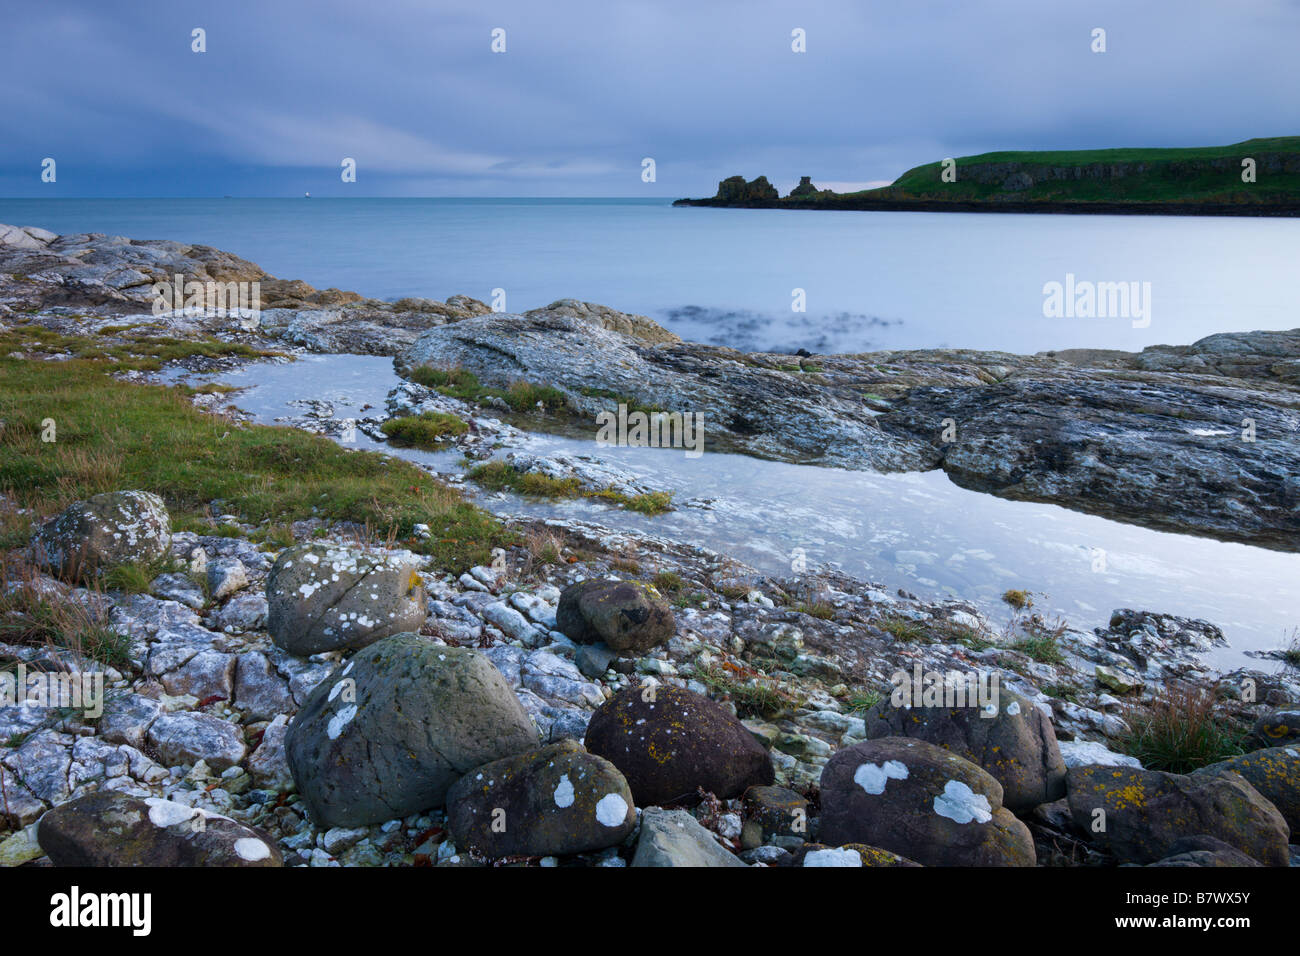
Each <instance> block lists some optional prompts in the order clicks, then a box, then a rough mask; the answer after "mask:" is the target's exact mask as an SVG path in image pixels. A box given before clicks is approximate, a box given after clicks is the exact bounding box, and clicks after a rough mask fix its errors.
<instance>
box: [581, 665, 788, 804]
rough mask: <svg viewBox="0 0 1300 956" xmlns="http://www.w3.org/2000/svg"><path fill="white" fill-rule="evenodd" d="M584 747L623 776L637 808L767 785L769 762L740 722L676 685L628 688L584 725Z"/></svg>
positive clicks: (772, 772)
mask: <svg viewBox="0 0 1300 956" xmlns="http://www.w3.org/2000/svg"><path fill="white" fill-rule="evenodd" d="M586 744H587V749H588V750H589V751H590V752H591V753H594V754H598V755H599V756H602V757H604V758H605V759H607V760H609V761H610V762H612V763H613V764H614V766H616V767H618V769H619V770H620V771H622V773H623V776H625V777H626V778H627V781H628V783H629V784H630V785H631V787H632V795H633V796H634V797H635V798H636V802H637V803H638V804H640V805H642V806H646V805H657V804H665V803H694V802H695V801H696V800H697V790H698V789H700V788H702V789H704V790H705V791H706V792H709V793H712V794H714V795H715V796H717V797H720V798H722V799H729V798H731V797H738V796H740V795H741V794H742V793H744V792H745V790H746V789H748V788H749V787H751V786H755V785H764V784H770V783H771V782H772V781H773V779H774V777H775V770H774V768H773V766H772V758H771V757H769V756H768V753H767V751H766V750H764V749H763V748H762V746H761V745H760V744H759V743H758V742H757V741H756V740H755V739H754V737H753V735H752V734H750V732H749V731H748V730H747V729H746V728H745V725H744V724H742V723H741V722H740V721H739V720H737V719H736V718H735V717H733V716H732V715H731V714H730V713H729V712H727V711H726V710H724V709H723V708H722V707H721V706H720V705H719V704H716V703H714V702H713V701H711V700H709V699H708V698H707V697H702V696H701V695H699V694H694V693H692V692H690V691H688V690H682V689H680V688H677V687H670V686H661V687H650V686H646V687H629V688H627V689H626V690H623V691H620V692H619V693H618V694H616V695H615V696H614V697H612V698H611V699H610V700H608V701H606V702H605V703H604V705H603V706H601V708H600V709H599V710H597V711H596V713H595V714H593V715H592V718H591V723H590V724H588V725H587V735H586Z"/></svg>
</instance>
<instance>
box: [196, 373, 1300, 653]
mask: <svg viewBox="0 0 1300 956" xmlns="http://www.w3.org/2000/svg"><path fill="white" fill-rule="evenodd" d="M218 378H219V379H220V380H221V381H225V382H229V383H230V384H233V385H241V386H242V385H249V386H251V387H250V388H249V389H248V390H247V391H245V392H242V393H240V395H239V396H238V398H237V399H236V401H237V403H238V405H239V406H240V407H241V408H243V409H245V410H246V411H248V412H249V413H251V414H253V415H254V416H256V417H257V419H258V420H259V421H262V422H271V421H273V420H274V419H276V418H279V417H283V416H299V415H301V414H303V410H302V408H301V407H297V406H291V405H289V404H288V403H289V402H290V401H293V400H296V399H304V398H310V399H321V400H325V401H328V402H331V403H333V404H334V407H335V415H336V417H340V418H347V417H362V416H363V415H379V414H382V410H383V405H384V399H385V397H386V396H387V394H388V391H389V390H390V389H391V388H392V387H393V386H394V385H396V384H397V382H398V378H397V377H396V375H395V374H394V373H393V370H392V363H391V361H390V360H389V359H385V358H377V357H371V356H349V355H320V356H309V357H306V358H303V359H302V360H300V361H298V362H296V363H293V364H290V365H264V364H263V365H254V366H249V367H246V368H245V369H243V370H241V371H239V372H234V373H229V374H224V375H221V376H219V377H218ZM367 404H368V405H370V406H372V407H373V409H374V410H371V411H368V412H363V411H362V410H361V409H362V407H363V406H364V405H367ZM357 446H358V447H363V448H365V447H377V444H376V443H375V442H373V441H371V440H370V439H368V438H367V437H366V436H365V435H363V434H361V433H359V432H358V434H357ZM707 447H708V443H707V423H706V442H705V448H706V450H707ZM385 448H386V450H387V451H389V452H390V453H392V454H395V455H400V456H402V457H404V458H409V459H412V460H415V461H419V462H423V463H425V464H428V465H432V466H433V467H435V468H437V469H438V470H440V471H443V472H449V471H454V470H458V469H459V467H460V465H459V463H460V458H461V456H460V454H459V453H457V452H444V453H429V452H421V451H416V450H409V449H398V448H393V447H389V446H385ZM529 451H530V452H532V453H538V454H546V453H548V452H564V453H566V454H570V455H574V454H586V455H593V456H595V455H597V454H599V456H600V457H602V458H605V459H607V460H610V461H613V462H617V463H618V464H619V465H620V466H621V467H623V468H624V469H626V470H627V471H629V472H632V473H635V474H636V475H638V476H640V477H642V478H645V479H647V480H650V481H652V482H654V483H656V484H658V485H661V486H663V487H668V488H672V489H673V490H674V492H675V496H676V499H677V500H678V501H679V502H684V501H688V500H690V499H704V500H708V501H709V502H710V504H709V505H708V507H682V508H679V509H678V510H676V511H673V512H670V513H668V514H664V515H660V516H657V517H646V516H644V515H639V514H636V513H634V512H630V511H624V510H621V509H618V508H614V507H610V506H606V505H602V504H597V503H593V502H590V501H586V500H572V501H563V502H538V501H526V500H521V499H515V498H509V499H506V500H505V501H502V500H501V499H492V500H488V501H486V502H485V504H486V505H487V506H488V507H491V508H493V509H495V510H498V511H502V512H505V511H508V512H509V513H512V514H527V515H533V516H545V517H550V516H571V517H583V518H586V519H588V520H594V521H597V522H599V523H601V524H604V525H606V526H609V527H612V528H620V529H646V530H649V531H652V532H654V533H656V534H659V535H662V536H665V537H671V538H676V539H679V540H682V541H687V542H690V543H693V544H700V545H703V546H704V547H707V548H711V549H713V550H716V551H719V552H721V553H723V554H727V555H731V556H734V557H735V558H737V559H739V560H741V561H744V562H746V563H748V564H751V565H754V566H755V567H758V568H760V569H761V570H764V571H767V572H769V573H776V574H789V573H790V571H791V556H792V554H793V553H794V551H795V549H803V551H804V552H805V553H806V555H807V564H808V567H809V568H810V569H813V568H815V567H816V566H818V565H822V564H827V565H832V566H834V567H837V568H839V569H841V570H843V571H845V572H847V573H850V574H853V575H855V576H858V577H861V578H864V579H867V580H871V581H876V582H880V583H883V584H885V585H887V586H889V587H891V588H899V587H901V588H905V589H907V590H910V591H914V592H916V593H917V594H918V595H919V596H922V597H926V596H937V595H940V594H949V595H952V596H955V597H961V598H964V599H967V600H970V601H974V602H976V603H977V604H979V605H980V606H981V607H982V608H983V609H984V610H986V611H987V612H989V613H990V614H991V616H992V617H993V618H994V619H995V620H1000V619H1004V618H1005V616H1006V609H1005V607H1003V606H1002V605H1001V603H1000V601H999V596H1000V595H1001V594H1002V593H1003V592H1004V591H1006V590H1007V589H1008V588H1028V589H1029V590H1031V591H1034V592H1036V597H1035V604H1036V606H1037V607H1038V608H1039V609H1040V610H1041V611H1043V612H1044V613H1045V614H1046V615H1047V616H1048V617H1049V618H1050V617H1051V616H1054V615H1061V616H1064V617H1066V618H1067V619H1068V620H1069V621H1070V622H1071V623H1072V624H1074V625H1076V626H1080V627H1094V626H1097V625H1103V624H1105V623H1106V620H1107V618H1108V617H1109V614H1110V611H1111V610H1112V609H1114V608H1118V607H1132V608H1141V609H1146V610H1152V611H1162V612H1166V613H1171V614H1178V615H1182V616H1185V617H1200V618H1205V619H1207V620H1209V621H1212V622H1213V623H1215V624H1217V625H1219V626H1220V627H1221V628H1223V631H1224V633H1225V634H1226V635H1227V636H1228V639H1229V642H1230V644H1231V647H1230V648H1228V649H1226V650H1221V651H1216V652H1215V653H1214V654H1213V655H1211V656H1210V657H1209V658H1208V659H1209V660H1210V662H1211V663H1213V664H1215V665H1217V666H1222V667H1235V666H1240V665H1243V664H1247V663H1250V664H1252V666H1255V667H1260V666H1261V664H1262V663H1264V662H1260V661H1253V662H1252V661H1250V660H1249V659H1248V658H1246V657H1244V656H1243V654H1242V652H1243V651H1246V650H1262V649H1268V648H1274V647H1278V646H1280V645H1282V644H1283V643H1285V638H1286V637H1287V636H1288V635H1289V634H1290V632H1291V629H1292V628H1294V627H1296V626H1297V625H1300V613H1297V611H1298V609H1297V607H1296V603H1295V597H1294V593H1295V584H1296V581H1297V580H1298V579H1300V555H1297V554H1282V553H1278V552H1274V551H1268V550H1264V549H1261V548H1253V547H1250V546H1248V545H1242V544H1232V543H1226V542H1221V541H1214V540H1211V539H1208V538H1197V537H1191V536H1186V535H1176V534H1167V533H1164V532H1159V531H1151V530H1148V529H1145V528H1139V527H1135V526H1131V525H1125V524H1120V523H1118V522H1114V521H1110V520H1107V519H1105V518H1100V517H1096V516H1092V515H1085V514H1078V513H1076V512H1072V511H1068V510H1066V509H1064V508H1060V507H1057V506H1055V505H1043V504H1032V503H1026V502H1018V501H1004V500H1002V499H1000V498H994V497H992V496H989V495H983V494H980V493H978V492H974V491H967V490H965V489H963V488H959V487H957V486H956V485H954V484H952V483H951V482H950V481H949V480H948V479H947V477H946V476H945V475H944V474H943V473H942V472H937V471H936V472H929V473H925V474H906V475H880V474H874V473H869V472H860V471H841V470H837V469H830V468H818V467H812V466H805V465H791V464H785V463H780V462H770V461H761V460H758V459H754V458H749V457H745V456H742V455H730V454H721V453H712V454H705V455H704V456H703V457H701V458H697V459H689V458H687V457H686V455H685V453H684V452H683V451H681V450H672V449H656V448H601V449H597V447H596V445H595V429H594V427H593V429H592V434H591V438H590V439H589V440H581V439H576V438H571V437H560V436H554V435H538V436H536V437H535V442H534V444H532V445H530V447H529ZM1268 669H1271V666H1270V667H1269V668H1268Z"/></svg>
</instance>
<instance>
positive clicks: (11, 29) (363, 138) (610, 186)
mask: <svg viewBox="0 0 1300 956" xmlns="http://www.w3.org/2000/svg"><path fill="white" fill-rule="evenodd" d="M3 2H4V6H5V8H6V9H5V11H4V14H3V28H2V29H3V32H2V33H0V56H2V57H3V62H4V63H5V66H6V70H5V72H6V75H7V77H8V81H7V83H6V95H5V97H4V107H3V110H0V195H3V196H10V197H14V196H33V197H36V196H222V195H236V196H298V195H301V194H302V193H303V192H306V191H310V192H311V193H312V194H313V195H319V196H332V195H340V196H342V195H351V196H452V195H465V196H647V197H650V196H659V197H678V196H686V195H690V196H699V195H711V194H712V192H713V190H714V188H715V187H716V184H717V181H718V180H719V179H721V178H723V177H725V176H728V175H732V174H737V173H739V174H743V175H745V176H746V177H747V178H752V177H754V176H757V175H759V174H760V173H763V174H766V175H767V176H768V178H769V179H771V180H772V181H773V182H774V183H776V184H777V185H778V186H779V187H781V189H782V192H785V191H786V190H787V189H788V188H789V187H790V186H791V185H793V183H794V182H795V181H796V180H797V179H798V177H799V176H800V175H810V176H812V177H813V180H814V182H817V183H818V184H819V185H825V184H842V186H841V188H845V187H847V186H848V185H849V184H864V183H878V182H888V181H890V180H893V179H894V178H896V177H897V176H898V175H899V174H901V173H902V172H903V171H904V170H906V169H908V168H910V167H912V166H915V165H919V164H921V163H924V162H931V161H934V160H937V159H941V158H943V157H945V156H962V155H969V154H972V153H978V152H984V151H988V150H992V149H1018V148H1022V149H1030V148H1035V149H1037V148H1042V149H1056V148H1087V147H1111V146H1183V145H1211V144H1222V143H1231V142H1236V141H1239V140H1242V139H1248V138H1250V137H1254V136H1280V135H1288V134H1294V133H1300V55H1297V49H1300V0H1219V2H1200V0H1121V2H1087V3H1082V2H1061V0H1001V2H979V0H943V2H941V0H895V2H891V3H881V2H874V0H872V2H862V0H860V2H851V0H826V2H820V3H818V2H815V0H813V2H810V0H801V2H768V0H744V2H736V3H729V2H721V0H709V2H704V0H685V2H675V0H663V2H653V3H652V2H631V0H626V2H621V0H592V2H572V3H565V2H540V0H524V2H514V0H511V2H500V3H491V2H484V0H464V2H460V0H452V2H447V0H312V2H310V3H305V2H301V0H300V2H295V3H289V2H276V0H253V2H245V0H234V2H222V3H212V2H196V0H130V2H128V0H45V2H40V3H19V2H18V0H3ZM196 27H201V28H203V29H204V30H206V42H207V52H205V53H195V52H192V50H191V44H192V39H191V31H192V30H193V29H194V28H196ZM1097 27H1101V28H1103V29H1105V30H1106V46H1107V50H1106V52H1105V53H1094V52H1092V50H1091V48H1090V47H1091V45H1092V42H1093V40H1092V36H1091V34H1092V31H1093V29H1094V28H1097ZM494 28H501V29H503V30H504V31H505V43H506V51H505V52H504V53H494V52H492V49H491V45H492V36H491V34H492V31H493V29H494ZM796 28H798V29H802V30H803V31H805V34H806V45H807V52H804V53H795V52H793V51H792V49H791V43H792V39H791V31H792V30H795V29H796ZM46 157H52V158H54V159H55V160H56V162H57V182H55V183H52V184H51V183H43V182H41V178H40V177H41V163H42V160H43V159H44V158H46ZM344 157H351V158H354V159H355V160H356V162H357V181H356V182H355V183H350V184H345V183H343V182H341V181H340V175H339V173H340V163H341V161H342V160H343V158H344ZM646 157H651V158H653V159H654V160H655V163H656V174H657V180H656V181H655V182H653V183H645V182H642V176H641V171H642V160H643V159H644V158H646Z"/></svg>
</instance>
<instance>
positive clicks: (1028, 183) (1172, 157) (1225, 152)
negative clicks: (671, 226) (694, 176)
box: [673, 136, 1300, 216]
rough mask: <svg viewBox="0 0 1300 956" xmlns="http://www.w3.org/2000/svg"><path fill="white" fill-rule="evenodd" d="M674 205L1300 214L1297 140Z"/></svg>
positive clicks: (1014, 164) (736, 184) (762, 180)
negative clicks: (845, 189) (840, 190)
mask: <svg viewBox="0 0 1300 956" xmlns="http://www.w3.org/2000/svg"><path fill="white" fill-rule="evenodd" d="M673 205H674V206H722V207H740V208H749V209H840V210H885V211H907V210H912V211H918V212H1015V213H1024V212H1048V213H1104V214H1111V215H1114V214H1133V215H1190V216H1300V136H1282V137H1275V138H1272V139H1250V140H1246V141H1245V142H1242V143H1234V144H1232V145H1230V146H1205V147H1194V148H1186V149H1092V150H1060V151H1033V152H998V153H983V154H981V155H978V156H966V157H962V158H957V159H944V160H941V161H939V162H934V163H927V164H925V165H924V166H917V167H915V168H913V169H910V170H908V171H907V172H906V173H904V174H903V175H902V176H900V177H899V178H898V179H897V180H896V181H895V182H894V183H892V184H891V185H888V186H882V187H880V188H878V189H866V190H862V191H860V192H852V193H836V192H832V191H831V190H829V189H818V188H817V187H816V186H815V185H814V184H813V182H812V180H811V178H810V177H808V176H804V177H803V178H802V179H800V181H799V185H798V186H796V187H795V188H794V189H792V190H791V191H790V194H789V195H788V196H784V197H782V196H781V195H780V194H779V192H778V191H777V189H776V187H775V186H773V185H772V184H771V183H770V182H768V180H767V177H766V176H759V177H758V178H757V179H753V180H750V181H748V182H747V181H746V180H745V178H744V177H743V176H731V177H729V178H727V179H724V180H722V182H720V183H719V184H718V192H717V194H716V195H715V196H713V197H712V198H709V199H679V200H677V201H676V202H675V203H673Z"/></svg>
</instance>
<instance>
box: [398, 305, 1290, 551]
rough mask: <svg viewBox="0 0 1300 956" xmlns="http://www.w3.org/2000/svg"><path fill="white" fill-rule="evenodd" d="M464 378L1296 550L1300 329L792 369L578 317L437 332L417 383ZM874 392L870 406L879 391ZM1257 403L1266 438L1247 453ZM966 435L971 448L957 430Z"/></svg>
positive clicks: (868, 357) (723, 442) (839, 459)
mask: <svg viewBox="0 0 1300 956" xmlns="http://www.w3.org/2000/svg"><path fill="white" fill-rule="evenodd" d="M422 364H434V365H441V366H445V365H461V366H464V367H466V368H469V369H470V370H471V371H473V372H474V373H475V374H477V375H478V376H479V377H480V378H481V379H482V380H483V381H485V382H487V383H488V384H492V385H497V386H505V385H508V384H509V383H510V382H511V381H514V380H516V379H518V378H520V377H524V378H527V379H530V380H533V381H539V382H547V383H548V384H551V385H554V386H555V387H557V388H559V389H561V390H563V391H564V392H565V393H566V394H567V395H568V399H569V404H570V405H571V406H572V407H573V408H575V409H578V410H579V411H582V412H585V413H587V414H589V415H592V416H595V415H596V414H597V413H598V412H600V411H605V410H612V409H613V408H614V407H615V406H616V405H617V404H618V400H617V399H615V398H613V397H609V396H611V395H614V396H620V397H621V396H628V397H631V398H633V399H634V400H635V401H636V402H639V403H641V404H643V405H651V406H658V407H660V408H664V409H667V410H670V411H671V410H679V411H681V410H688V409H707V414H708V416H709V432H708V437H707V442H708V445H709V447H711V448H730V449H736V450H740V451H744V452H748V453H751V454H757V455H761V456H764V457H773V458H778V459H781V460H787V461H789V460H793V461H799V462H801V463H808V462H812V463H816V464H824V465H834V466H838V467H849V468H865V469H871V470H877V471H910V470H929V469H933V468H942V469H943V470H944V471H945V472H947V473H948V475H949V476H950V477H951V478H952V479H953V481H955V482H956V483H957V484H959V485H961V486H963V487H966V488H971V489H974V490H977V491H984V492H989V493H992V494H996V495H1000V496H1002V497H1006V498H1012V499H1016V500H1030V501H1046V502H1051V503H1055V504H1060V505H1064V506H1066V507H1071V508H1076V509H1078V510H1082V511H1087V512H1090V513H1094V514H1101V515H1104V516H1106V517H1112V518H1117V519H1120V520H1124V521H1130V522H1133V523H1136V524H1142V525H1145V526H1148V527H1155V528H1159V529H1162V530H1170V531H1176V532H1186V531H1188V530H1192V531H1195V532H1196V533H1199V534H1205V535H1211V536H1214V537H1219V538H1223V539H1225V540H1234V541H1245V542H1249V543H1254V544H1259V545H1263V546H1267V547H1273V548H1279V549H1284V550H1295V549H1296V548H1297V547H1300V545H1297V542H1298V541H1300V533H1298V532H1300V508H1298V507H1297V505H1298V504H1300V481H1297V480H1296V479H1295V476H1296V475H1297V474H1300V443H1297V442H1295V440H1294V429H1293V426H1294V415H1295V412H1294V409H1295V407H1296V401H1297V398H1296V386H1297V385H1300V373H1297V372H1296V369H1297V368H1300V330H1295V331H1290V332H1245V333H1232V334H1228V335H1216V336H1210V337H1208V338H1205V339H1202V340H1200V341H1199V342H1196V343H1194V344H1193V345H1190V346H1176V347H1171V346H1153V347H1151V348H1148V349H1146V350H1144V351H1143V352H1140V353H1124V352H1115V351H1101V350H1067V351H1060V352H1049V353H1042V354H1039V355H1033V356H1023V355H1014V354H1011V353H1006V352H976V351H971V350H962V349H932V350H916V351H907V352H900V351H891V352H875V353H865V354H862V355H827V356H817V361H816V363H815V365H812V364H809V365H805V364H802V363H801V364H800V365H799V368H798V370H797V371H791V370H790V364H791V363H790V356H788V355H762V354H742V353H740V352H736V351H733V350H731V349H726V348H719V347H715V346H705V345H696V344H691V343H675V342H671V341H666V342H659V343H658V344H647V343H646V340H645V338H643V337H642V338H638V337H635V336H633V335H625V334H622V333H620V332H618V331H614V330H613V329H611V328H606V327H602V326H601V325H599V324H595V323H593V322H590V321H588V320H586V319H584V318H580V317H578V316H577V315H570V314H568V313H566V312H565V311H564V310H553V309H543V310H538V311H536V312H532V313H528V314H527V315H508V314H494V315H485V316H480V317H477V318H473V319H469V320H467V321H462V322H458V323H455V324H453V325H447V326H443V327H440V328H435V329H431V330H430V331H428V332H426V333H424V334H423V335H422V336H421V337H420V338H419V339H418V340H417V341H416V343H415V344H414V345H413V346H412V347H411V348H410V349H408V350H407V351H405V352H403V353H402V354H401V355H399V357H398V367H399V371H402V372H403V373H407V372H409V371H410V370H411V369H413V368H415V367H417V366H419V365H422ZM868 393H869V396H870V397H867V398H865V399H864V394H868ZM1243 408H1249V409H1251V411H1252V414H1251V416H1249V417H1250V418H1251V420H1252V422H1253V423H1254V434H1253V437H1254V440H1253V441H1243V440H1241V430H1242V427H1243V425H1242V419H1243V415H1242V413H1241V409H1243ZM949 418H951V419H953V420H955V421H956V422H959V423H960V428H959V429H958V432H957V436H956V440H955V441H946V440H945V439H944V429H943V426H942V424H941V423H942V422H943V421H944V420H945V419H949Z"/></svg>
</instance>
